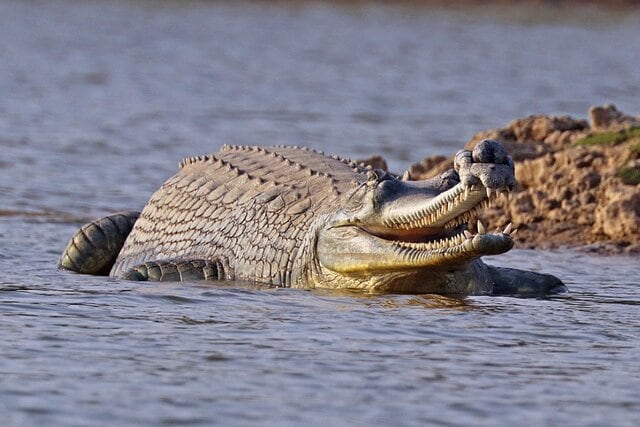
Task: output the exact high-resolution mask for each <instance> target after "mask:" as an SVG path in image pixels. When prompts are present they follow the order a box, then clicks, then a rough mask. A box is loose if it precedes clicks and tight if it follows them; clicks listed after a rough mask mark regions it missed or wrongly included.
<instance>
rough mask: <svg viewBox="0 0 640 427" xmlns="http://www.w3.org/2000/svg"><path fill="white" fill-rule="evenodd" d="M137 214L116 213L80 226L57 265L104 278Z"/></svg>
mask: <svg viewBox="0 0 640 427" xmlns="http://www.w3.org/2000/svg"><path fill="white" fill-rule="evenodd" d="M139 215H140V213H139V212H119V213H115V214H112V215H108V216H105V217H103V218H100V219H97V220H95V221H92V222H90V223H88V224H85V225H83V226H82V228H80V230H78V232H76V234H75V235H74V236H73V237H72V238H71V240H70V241H69V243H68V244H67V247H66V248H65V250H64V252H63V253H62V256H61V257H60V263H59V264H58V266H59V267H60V268H63V269H65V270H71V271H75V272H77V273H83V274H96V275H102V276H107V275H108V274H109V271H110V270H111V267H112V266H113V263H114V262H115V261H116V258H117V257H118V253H120V249H122V246H123V245H124V241H125V240H126V239H127V236H128V235H129V233H130V232H131V229H132V228H133V224H134V223H135V222H136V220H137V219H138V216H139Z"/></svg>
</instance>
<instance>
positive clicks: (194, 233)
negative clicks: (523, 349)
mask: <svg viewBox="0 0 640 427" xmlns="http://www.w3.org/2000/svg"><path fill="white" fill-rule="evenodd" d="M514 186H515V177H514V163H513V160H512V159H511V158H510V157H509V155H508V154H507V152H506V150H505V148H504V147H503V146H502V145H501V144H500V143H499V142H497V141H495V140H484V141H482V142H480V143H478V144H477V145H476V146H475V147H474V149H473V150H472V151H468V150H461V151H459V152H458V153H457V154H456V156H455V159H454V169H452V170H449V171H447V172H445V173H443V174H441V175H439V176H437V177H435V178H432V179H428V180H423V181H411V180H409V177H408V176H407V174H406V173H405V175H404V176H402V177H400V176H396V175H393V174H391V173H387V172H384V171H381V170H376V169H373V168H371V167H370V166H369V167H366V166H364V164H358V163H355V162H353V161H349V160H347V159H342V158H340V157H337V156H331V157H329V156H325V155H324V154H323V153H320V152H316V151H314V150H309V149H306V148H298V147H288V146H270V147H244V146H243V147H239V146H227V145H225V146H224V147H223V148H222V149H221V150H220V151H219V152H217V153H215V154H212V155H208V156H200V157H192V158H188V159H185V160H183V161H182V162H181V163H180V170H179V172H178V173H177V174H176V175H174V176H173V177H171V178H169V180H167V181H166V182H165V183H164V184H163V185H162V186H161V187H160V189H159V190H157V191H156V192H155V193H154V194H153V195H152V196H151V199H150V200H149V201H148V203H147V204H146V206H145V207H144V209H143V210H142V212H141V213H139V214H138V213H137V212H124V213H117V214H114V215H110V216H107V217H104V218H101V219H98V220H96V221H93V222H91V223H89V224H87V225H85V226H83V227H82V228H81V229H80V231H78V232H77V233H76V234H75V236H74V237H73V238H72V239H71V241H70V242H69V244H68V246H67V247H66V249H65V251H64V253H63V255H62V257H61V259H60V267H61V268H63V269H67V270H72V271H76V272H80V273H88V274H103V275H106V274H109V275H111V276H117V277H121V278H125V279H133V280H183V281H186V280H225V279H228V280H248V281H253V282H260V283H266V284H270V285H273V286H281V287H293V288H347V289H362V290H369V291H385V292H410V293H439V294H546V293H555V292H563V291H565V290H566V287H565V286H564V284H563V283H562V281H560V280H559V279H558V278H556V277H555V276H552V275H549V274H542V273H535V272H530V271H523V270H517V269H512V268H503V267H495V266H489V265H486V264H484V263H483V262H482V261H481V260H480V257H481V256H483V255H494V254H500V253H503V252H506V251H508V250H509V249H511V247H512V246H513V243H514V242H513V240H512V236H511V233H512V230H511V225H509V226H507V227H506V228H505V229H504V231H502V232H496V233H487V232H485V229H484V226H483V225H482V223H480V222H478V226H477V232H476V233H475V234H474V233H472V232H471V231H470V230H471V228H470V227H469V226H468V223H469V222H470V221H474V220H475V218H476V217H477V214H478V212H479V211H480V210H481V209H483V208H484V207H485V206H486V205H487V204H488V202H489V201H490V200H491V199H493V198H495V197H499V196H504V195H507V196H508V195H509V193H510V192H512V191H513V188H514ZM472 228H475V227H472Z"/></svg>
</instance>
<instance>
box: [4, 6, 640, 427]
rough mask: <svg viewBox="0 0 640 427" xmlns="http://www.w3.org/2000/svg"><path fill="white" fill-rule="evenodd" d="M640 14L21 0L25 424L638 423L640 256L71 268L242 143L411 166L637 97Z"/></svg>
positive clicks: (14, 384)
mask: <svg viewBox="0 0 640 427" xmlns="http://www.w3.org/2000/svg"><path fill="white" fill-rule="evenodd" d="M639 18H640V14H639V13H638V12H633V11H629V10H621V11H602V10H589V9H585V10H575V8H573V10H572V9H569V8H568V9H544V8H542V9H540V8H538V9H527V8H515V9H513V8H512V9H504V8H503V9H501V8H498V7H484V8H476V9H470V8H460V9H437V8H433V7H416V6H395V7H390V6H371V5H366V4H359V5H352V6H350V5H347V6H335V5H322V4H316V3H304V4H301V3H281V4H277V5H274V4H270V3H267V4H263V3H258V4H249V3H232V4H231V3H229V4H228V3H217V2H211V3H210V2H193V3H180V2H90V3H86V4H85V3H84V2H79V1H67V2H58V1H51V2H17V1H16V2H14V1H4V2H1V3H0V152H1V154H0V197H1V198H0V242H1V245H0V330H2V335H1V337H2V344H0V356H1V357H0V413H2V414H3V425H17V426H18V425H29V426H30V425H78V426H81V425H82V426H84V425H163V424H165V425H176V424H180V425H185V424H196V425H198V424H202V425H214V424H218V425H395V424H398V425H424V424H432V425H483V424H484V425H514V424H534V425H605V424H606V425H634V424H635V423H636V420H637V418H638V415H639V414H640V401H639V399H638V396H639V395H640V373H639V372H640V362H639V359H638V355H639V354H640V341H639V339H638V338H639V333H638V331H639V330H640V320H639V319H640V317H639V316H638V306H639V305H640V297H639V296H638V295H639V285H640V280H639V279H638V273H639V272H640V266H639V263H638V259H637V257H636V258H631V257H598V256H593V255H587V254H582V253H579V252H576V251H572V250H561V251H556V252H544V251H540V252H531V251H518V250H516V251H513V252H511V253H509V254H506V255H504V256H500V257H497V258H493V259H491V260H490V262H492V263H495V264H499V265H508V266H513V267H520V268H527V269H531V270H536V271H546V272H550V273H553V274H555V275H557V276H559V277H561V278H563V280H564V281H565V282H566V283H567V285H568V286H569V287H570V289H571V292H570V293H569V294H567V295H561V296H555V297H551V298H548V299H517V298H490V297H469V298H464V299H451V298H445V297H437V296H428V295H420V296H408V295H360V294H350V293H332V292H327V291H298V290H287V289H278V290H265V289H255V288H251V287H248V286H244V285H242V284H238V283H236V284H234V283H226V284H224V285H220V286H214V285H211V284H198V283H192V284H145V283H134V282H125V281H120V280H115V279H110V278H99V277H87V276H79V275H74V274H69V273H65V272H60V271H57V270H56V269H55V264H56V261H57V257H58V256H59V254H60V252H61V250H62V248H63V247H64V245H65V244H66V242H67V240H68V239H69V237H70V236H71V235H72V233H73V232H74V231H75V229H76V227H77V226H79V225H80V224H81V223H82V222H83V221H85V220H87V219H90V218H93V217H96V216H100V215H104V214H106V213H110V212H113V211H117V210H124V209H140V208H141V207H142V206H143V205H144V203H145V201H146V199H147V198H148V197H149V195H150V194H151V192H152V191H154V190H155V189H156V188H157V187H158V185H160V184H161V183H162V182H163V181H164V180H165V179H166V178H167V177H168V176H170V175H171V174H173V173H174V172H175V171H176V164H177V162H178V161H179V159H180V158H181V157H183V156H190V155H196V154H205V153H209V152H213V151H216V150H217V149H218V147H219V146H220V145H221V144H222V143H238V144H253V143H261V144H267V143H281V144H301V145H302V144H303V145H310V146H313V147H315V148H319V149H323V150H325V151H327V152H332V153H333V152H335V153H340V154H344V155H349V156H353V157H366V156H369V155H370V154H374V153H378V154H383V155H384V156H385V157H386V158H387V159H388V160H389V162H390V164H391V167H392V168H393V169H395V170H397V171H401V170H402V169H403V168H404V167H406V166H407V164H408V163H410V162H411V161H416V160H418V159H420V158H421V157H423V156H424V155H427V154H434V153H441V154H452V153H454V152H455V151H456V150H457V149H459V148H460V147H461V146H462V145H463V144H464V142H465V141H466V140H467V139H468V138H469V137H470V136H471V135H472V134H473V133H474V132H476V131H479V130H483V129H488V128H491V127H496V126H502V125H504V124H505V123H506V122H508V121H509V120H511V119H513V118H516V117H520V116H524V115H528V114H533V113H559V114H572V115H575V116H584V115H585V114H586V110H587V108H588V107H589V106H590V105H592V104H601V103H605V102H614V103H616V104H617V105H618V107H619V108H620V109H622V110H624V111H627V112H630V113H634V114H637V113H638V110H639V109H638V103H637V99H638V95H639V94H640V73H638V72H637V70H638V69H640V26H639V25H638V21H639Z"/></svg>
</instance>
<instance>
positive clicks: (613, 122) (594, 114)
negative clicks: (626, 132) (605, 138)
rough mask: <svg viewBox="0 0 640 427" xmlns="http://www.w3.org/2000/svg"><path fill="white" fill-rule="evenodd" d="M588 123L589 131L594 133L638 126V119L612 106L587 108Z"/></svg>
mask: <svg viewBox="0 0 640 427" xmlns="http://www.w3.org/2000/svg"><path fill="white" fill-rule="evenodd" d="M589 123H590V125H591V129H593V130H596V131H603V130H618V129H624V128H628V127H631V126H639V125H640V121H638V119H636V118H635V117H633V116H628V115H626V114H624V113H622V112H620V111H618V109H617V108H616V106H615V105H613V104H606V105H603V106H596V107H591V108H589Z"/></svg>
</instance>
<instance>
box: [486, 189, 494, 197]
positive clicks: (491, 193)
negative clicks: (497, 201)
mask: <svg viewBox="0 0 640 427" xmlns="http://www.w3.org/2000/svg"><path fill="white" fill-rule="evenodd" d="M492 195H493V189H492V188H489V187H487V198H489V199H490V198H491V196H492Z"/></svg>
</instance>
